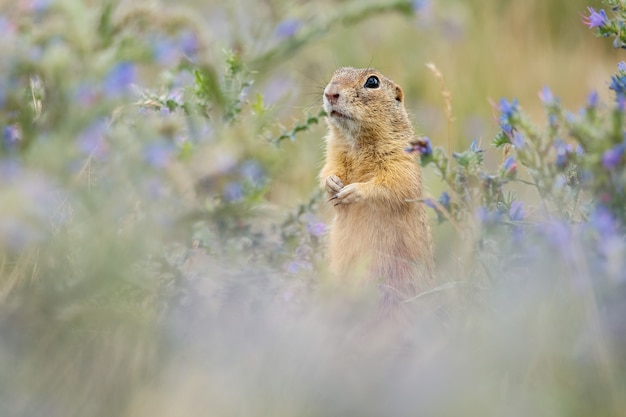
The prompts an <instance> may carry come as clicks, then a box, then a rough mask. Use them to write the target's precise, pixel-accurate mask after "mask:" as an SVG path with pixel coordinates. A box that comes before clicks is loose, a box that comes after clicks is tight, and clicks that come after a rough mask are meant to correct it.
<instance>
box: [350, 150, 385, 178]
mask: <svg viewBox="0 0 626 417" xmlns="http://www.w3.org/2000/svg"><path fill="white" fill-rule="evenodd" d="M342 159H343V170H344V173H345V174H344V176H345V178H344V180H345V181H346V183H347V184H351V183H353V182H366V181H370V180H371V179H373V178H374V177H376V176H378V175H381V174H384V172H385V171H386V170H387V169H388V165H390V161H388V160H385V159H384V158H380V157H373V156H370V155H367V154H366V155H349V154H347V155H344V157H343V158H342Z"/></svg>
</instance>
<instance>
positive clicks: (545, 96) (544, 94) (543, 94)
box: [539, 85, 555, 105]
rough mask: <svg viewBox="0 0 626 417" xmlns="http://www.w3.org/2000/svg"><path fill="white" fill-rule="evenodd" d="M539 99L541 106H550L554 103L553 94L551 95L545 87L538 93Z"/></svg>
mask: <svg viewBox="0 0 626 417" xmlns="http://www.w3.org/2000/svg"><path fill="white" fill-rule="evenodd" d="M539 99H540V100H541V101H542V103H543V104H546V105H551V104H554V102H555V99H554V94H552V91H551V90H550V88H549V87H548V86H547V85H544V86H543V88H542V89H541V91H540V92H539Z"/></svg>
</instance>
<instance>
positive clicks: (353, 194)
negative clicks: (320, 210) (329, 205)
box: [329, 182, 363, 206]
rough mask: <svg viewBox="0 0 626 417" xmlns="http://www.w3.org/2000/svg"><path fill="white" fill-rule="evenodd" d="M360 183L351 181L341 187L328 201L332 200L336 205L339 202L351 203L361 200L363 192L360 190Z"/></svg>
mask: <svg viewBox="0 0 626 417" xmlns="http://www.w3.org/2000/svg"><path fill="white" fill-rule="evenodd" d="M361 185H362V184H360V183H356V182H355V183H352V184H348V185H346V186H345V187H343V188H342V189H341V190H340V191H339V192H338V193H337V194H335V195H334V196H333V197H332V198H331V199H330V200H329V201H331V202H333V203H334V204H335V205H336V206H338V205H339V204H352V203H358V202H359V201H361V200H363V192H362V190H361Z"/></svg>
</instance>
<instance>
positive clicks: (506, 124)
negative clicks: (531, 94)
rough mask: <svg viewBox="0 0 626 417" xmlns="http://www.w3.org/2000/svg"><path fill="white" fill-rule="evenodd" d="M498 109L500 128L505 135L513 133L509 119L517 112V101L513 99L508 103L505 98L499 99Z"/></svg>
mask: <svg viewBox="0 0 626 417" xmlns="http://www.w3.org/2000/svg"><path fill="white" fill-rule="evenodd" d="M498 109H499V110H500V120H499V123H500V128H502V130H504V131H505V132H506V133H511V132H512V131H513V127H512V126H511V119H513V116H514V115H515V113H517V111H518V108H517V99H515V98H514V99H513V100H512V101H511V102H508V101H507V100H506V99H505V98H502V99H500V104H499V105H498Z"/></svg>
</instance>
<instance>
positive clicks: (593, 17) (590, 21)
mask: <svg viewBox="0 0 626 417" xmlns="http://www.w3.org/2000/svg"><path fill="white" fill-rule="evenodd" d="M587 10H589V16H585V15H583V14H581V17H582V22H583V24H584V25H585V26H587V27H589V29H593V28H598V27H603V26H604V25H606V24H608V23H609V19H608V18H607V17H606V13H605V12H604V9H600V10H599V11H598V12H596V11H595V10H594V9H593V7H587Z"/></svg>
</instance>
